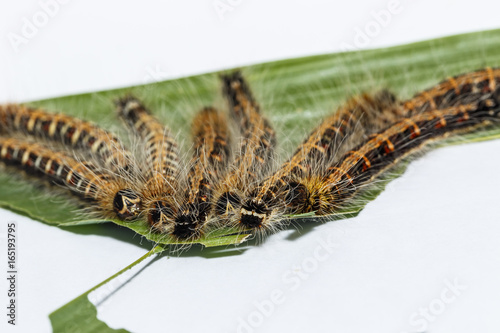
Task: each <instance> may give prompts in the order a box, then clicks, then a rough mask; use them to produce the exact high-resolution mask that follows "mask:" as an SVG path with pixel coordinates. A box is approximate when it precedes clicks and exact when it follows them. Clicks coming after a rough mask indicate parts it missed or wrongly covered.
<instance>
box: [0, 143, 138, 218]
mask: <svg viewBox="0 0 500 333" xmlns="http://www.w3.org/2000/svg"><path fill="white" fill-rule="evenodd" d="M0 160H2V161H3V162H5V163H6V164H8V165H12V166H16V167H20V168H22V169H24V170H25V171H26V172H27V173H30V174H32V175H35V176H41V177H43V178H46V179H48V180H49V181H50V182H52V183H54V184H60V185H64V186H65V187H66V188H68V189H69V190H70V191H71V192H72V193H74V194H76V195H77V196H79V197H80V198H82V199H86V200H90V201H92V202H94V203H96V207H97V209H98V210H99V212H100V213H101V214H102V215H103V216H105V217H107V218H114V217H115V216H117V217H118V218H120V219H122V220H130V219H133V218H135V217H136V216H137V215H138V213H139V211H140V209H141V204H142V202H141V198H140V196H139V195H138V191H137V190H136V189H133V188H130V187H129V184H127V183H125V182H124V181H121V180H120V179H115V178H114V177H112V176H110V175H109V174H108V173H106V172H103V171H102V170H100V169H99V168H98V167H97V166H95V165H93V164H92V163H90V162H78V161H77V160H75V159H74V158H72V157H70V156H69V155H68V154H65V153H63V152H57V151H54V150H52V149H49V148H47V147H45V146H43V145H40V144H37V143H33V142H30V141H26V140H20V139H16V138H4V137H0Z"/></svg>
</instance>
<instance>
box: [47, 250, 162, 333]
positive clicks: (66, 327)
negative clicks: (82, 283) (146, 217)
mask: <svg viewBox="0 0 500 333" xmlns="http://www.w3.org/2000/svg"><path fill="white" fill-rule="evenodd" d="M164 249H165V248H164V247H162V246H156V247H155V248H154V249H152V250H151V251H149V252H148V253H146V254H145V255H144V256H142V257H140V258H139V259H138V260H136V261H134V262H133V263H132V264H130V265H129V266H127V267H125V268H124V269H122V270H121V271H119V272H118V273H116V274H115V275H113V276H111V277H110V278H108V279H106V280H105V281H103V282H101V283H99V284H98V285H97V286H95V287H93V288H92V289H90V290H88V291H87V292H85V293H84V294H82V295H80V296H78V297H77V298H75V299H74V300H72V301H71V302H69V303H68V304H66V305H64V306H63V307H61V308H59V309H57V310H56V311H54V312H52V313H51V314H50V315H49V318H50V322H51V324H52V330H53V332H54V333H72V332H76V331H78V332H102V333H127V332H128V331H127V330H124V329H119V330H115V329H112V328H110V327H109V326H108V325H106V324H105V323H104V322H102V321H100V320H99V319H97V309H96V307H95V306H94V304H92V303H91V302H90V301H89V299H88V295H89V294H90V293H91V292H92V291H94V290H96V289H98V288H100V287H102V286H104V285H105V284H107V283H108V282H111V281H112V280H113V279H115V278H116V277H118V276H119V275H121V274H123V273H124V272H125V271H127V270H129V269H131V268H132V267H134V266H135V265H137V264H139V263H140V262H142V261H143V260H144V259H146V258H148V257H149V256H151V255H154V254H157V253H160V252H162V251H163V250H164Z"/></svg>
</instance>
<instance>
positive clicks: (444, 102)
mask: <svg viewBox="0 0 500 333" xmlns="http://www.w3.org/2000/svg"><path fill="white" fill-rule="evenodd" d="M498 81H500V71H498V70H492V69H489V68H488V69H485V70H480V71H476V72H472V73H467V74H463V75H460V76H456V77H454V78H451V79H448V80H447V81H444V82H442V83H440V84H438V85H437V86H435V87H433V88H431V89H429V90H426V91H424V92H423V93H420V94H417V95H416V96H415V97H414V98H413V99H410V100H408V101H406V102H404V103H403V106H404V109H406V111H405V112H404V113H407V114H413V113H414V114H415V115H414V116H413V117H415V118H414V119H413V118H411V117H410V118H406V119H404V120H402V123H399V122H397V123H396V124H395V125H393V126H392V127H389V128H388V129H387V131H388V132H383V131H382V132H379V134H376V135H375V138H379V140H380V138H382V139H385V138H386V139H387V141H386V142H387V145H386V146H385V149H386V150H387V151H386V153H382V152H380V151H378V150H377V149H378V147H379V146H380V145H381V143H382V142H384V140H382V141H380V142H378V141H374V140H375V139H373V138H370V139H368V140H367V141H366V142H365V143H364V144H361V145H360V146H359V147H358V148H357V149H354V150H353V151H352V152H350V153H348V154H346V155H345V156H343V157H342V158H341V159H340V160H339V161H338V162H336V163H334V164H333V165H331V164H332V163H326V164H324V163H323V165H322V167H321V168H322V169H323V170H325V169H326V175H325V173H324V172H321V171H320V172H317V170H313V171H312V172H311V171H310V170H307V169H305V168H302V170H300V168H299V171H301V172H302V174H300V172H296V173H295V174H296V175H298V176H295V177H293V176H294V172H290V171H291V170H290V171H288V172H284V173H281V174H280V171H278V173H276V174H275V175H273V176H271V177H270V178H269V179H268V180H266V181H265V182H264V183H263V184H261V185H260V186H257V187H256V188H254V189H253V190H252V191H251V195H250V196H249V197H248V198H246V200H245V202H244V204H243V206H242V209H241V212H240V216H239V218H238V220H237V221H238V222H239V223H241V224H242V225H243V226H244V227H246V228H256V229H264V230H266V229H269V228H273V227H274V226H276V225H277V224H276V223H278V222H277V221H279V217H278V216H281V215H283V214H284V213H285V211H286V212H288V213H293V214H300V213H305V212H311V211H316V212H317V214H319V215H321V214H328V213H332V212H334V211H335V209H334V208H331V207H337V208H338V206H340V205H341V204H342V203H343V202H344V201H345V200H346V199H347V198H349V197H351V196H352V195H353V194H354V193H356V190H353V188H358V187H359V186H360V185H364V184H367V183H369V181H371V180H373V179H374V178H375V177H376V176H378V175H379V174H380V173H382V172H383V171H384V170H386V169H387V168H389V167H390V166H392V165H394V163H396V162H397V161H398V160H399V159H400V158H401V157H402V156H406V155H408V154H411V153H412V152H414V151H416V150H417V149H418V148H419V147H420V146H423V145H424V144H426V143H428V142H430V141H431V139H438V138H442V137H445V136H447V135H449V134H452V133H455V132H458V131H462V132H469V131H473V130H475V129H476V128H478V127H479V126H481V125H485V124H487V123H490V122H492V121H493V120H494V119H495V116H496V110H495V107H496V105H497V104H496V103H497V100H496V98H497V96H496V94H497V91H496V87H497V84H498ZM447 88H448V89H447ZM467 103H469V104H467ZM449 105H455V106H454V107H448V108H446V107H447V106H449ZM436 106H439V107H441V108H442V109H436ZM433 107H434V108H433ZM416 110H418V111H419V112H420V113H418V112H417V113H416ZM436 119H437V120H439V124H440V125H439V126H437V127H436V126H434V125H433V124H434V123H433V122H436V121H437V120H436ZM405 124H406V127H405ZM408 124H417V125H416V127H415V133H417V134H415V133H414V134H412V135H415V137H418V140H417V139H416V140H413V141H411V140H409V139H413V137H411V135H410V137H406V136H401V137H398V136H397V135H398V134H401V133H404V132H405V131H406V130H407V129H408V128H409V126H408ZM421 126H422V127H424V128H425V130H421V129H420V127H421ZM321 127H322V125H320V127H319V128H318V129H317V130H320V129H321ZM398 131H399V132H398ZM420 133H422V134H420ZM394 136H396V137H394ZM405 140H406V141H405ZM393 141H394V142H393ZM410 141H411V142H410ZM306 142H307V140H306ZM417 143H419V144H417ZM364 145H366V146H364ZM371 145H375V146H376V148H377V149H375V148H373V147H372V146H371ZM367 147H368V148H367ZM370 148H373V150H370ZM301 149H305V150H306V152H307V146H304V145H303V146H301V147H300V148H299V151H300V150H301ZM396 150H397V151H398V153H397V154H396V153H395V154H392V152H393V151H396ZM390 153H391V154H390ZM370 154H378V155H376V156H371V155H370ZM367 155H370V156H367ZM373 158H377V160H376V163H378V164H377V165H382V166H379V167H378V169H377V168H375V167H372V165H374V163H372V162H371V159H373ZM292 160H293V158H292ZM299 160H300V159H299ZM306 160H311V159H308V158H307V157H306ZM312 160H313V159H312ZM312 160H311V161H312ZM325 160H326V161H328V160H329V159H325ZM325 160H324V161H325ZM324 161H323V162H324ZM362 161H364V162H362ZM343 162H344V163H347V164H342V163H343ZM360 163H361V164H362V165H363V166H362V167H361V169H356V172H358V173H359V174H358V173H357V174H356V175H355V176H356V177H357V178H356V179H354V178H353V176H351V175H350V174H349V172H350V171H351V168H353V167H355V166H359V165H358V164H360ZM363 163H364V164H363ZM291 166H292V164H290V163H289V162H287V163H286V164H285V165H284V167H285V168H286V167H288V168H290V167H291ZM333 170H337V172H336V173H335V172H333ZM339 170H340V171H339ZM360 170H361V171H360ZM367 170H370V172H367V173H366V174H363V173H362V172H366V171H367ZM376 170H379V171H376ZM290 173H291V176H292V177H291V178H288V177H287V175H289V174H290ZM339 173H340V174H341V175H339ZM370 173H373V175H370ZM367 175H370V176H367ZM366 177H367V178H366ZM284 178H286V180H285V179H284ZM365 178H366V179H365ZM346 179H347V184H353V185H352V187H350V188H349V190H346V192H350V195H347V194H346V193H342V194H341V193H340V192H341V191H340V190H338V191H337V192H336V193H335V195H334V194H332V195H329V196H326V195H323V194H322V193H323V192H324V190H323V188H327V189H329V190H325V191H326V192H328V193H330V192H332V190H331V187H332V186H337V183H338V182H339V181H340V180H342V181H346ZM323 202H324V203H323ZM325 207H330V208H329V209H326V208H325Z"/></svg>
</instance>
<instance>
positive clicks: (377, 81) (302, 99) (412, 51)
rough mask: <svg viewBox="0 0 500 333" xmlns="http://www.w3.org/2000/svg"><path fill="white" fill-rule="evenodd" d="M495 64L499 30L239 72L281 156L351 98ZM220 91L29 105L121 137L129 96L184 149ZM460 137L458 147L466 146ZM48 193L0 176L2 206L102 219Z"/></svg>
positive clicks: (192, 87)
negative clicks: (121, 101) (117, 105)
mask: <svg viewBox="0 0 500 333" xmlns="http://www.w3.org/2000/svg"><path fill="white" fill-rule="evenodd" d="M499 65H500V30H492V31H485V32H479V33H472V34H465V35H459V36H453V37H447V38H442V39H435V40H431V41H425V42H419V43H414V44H410V45H404V46H398V47H393V48H387V49H378V50H368V51H360V52H349V53H341V54H328V55H320V56H313V57H306V58H300V59H290V60H283V61H277V62H273V63H267V64H260V65H254V66H249V67H246V68H243V72H244V74H245V75H246V76H247V79H248V81H249V82H250V84H251V86H252V88H253V90H254V93H255V95H256V97H257V99H258V100H259V101H260V103H261V105H262V108H263V110H264V112H265V114H266V115H267V117H268V118H270V120H271V121H272V123H273V125H274V127H275V128H276V130H277V133H278V135H279V141H280V147H279V149H280V151H281V152H283V155H286V154H289V153H290V152H291V151H292V150H293V148H294V147H295V146H296V145H297V144H299V143H300V142H301V141H302V138H303V137H304V135H305V134H306V133H307V132H309V131H310V130H311V129H312V128H313V127H314V126H315V125H316V124H317V123H318V122H319V121H320V119H321V118H323V117H324V116H325V115H327V114H328V113H329V112H332V111H333V110H335V108H336V107H337V106H338V105H339V104H341V103H342V102H343V101H345V100H346V98H347V97H348V96H350V95H353V94H356V93H359V92H360V91H373V90H376V89H380V88H389V89H390V90H392V91H394V92H395V93H396V94H397V95H398V96H399V97H400V98H401V99H404V98H408V97H411V96H412V95H413V94H414V93H416V92H417V91H419V90H422V89H425V88H428V87H431V86H432V85H434V84H436V83H438V82H440V81H442V80H443V79H445V78H446V77H449V76H451V75H456V74H460V73H464V72H468V71H472V70H476V69H479V68H483V67H485V66H491V67H497V66H499ZM219 90H220V87H219V82H218V73H211V74H204V75H199V76H193V77H188V78H183V79H178V80H172V81H165V82H160V83H154V84H149V85H142V86H136V87H131V88H126V89H117V90H111V91H103V92H96V93H89V94H82V95H76V96H67V97H61V98H55V99H49V100H43V101H38V102H33V103H30V104H32V105H34V106H40V107H44V108H46V109H48V110H57V111H63V112H65V113H68V114H72V115H76V116H79V117H82V118H85V119H88V120H92V121H94V122H97V123H99V124H100V125H101V126H103V127H105V128H108V129H110V130H112V131H114V132H118V133H119V134H121V136H122V137H124V138H126V137H127V136H126V133H125V132H124V130H123V128H122V127H121V125H120V123H119V121H118V120H117V119H116V118H115V115H114V111H113V109H114V108H113V104H112V101H113V100H114V99H115V98H117V97H119V96H122V95H123V94H125V93H133V94H134V95H137V96H139V97H140V98H142V99H144V101H145V103H146V104H147V105H148V106H149V107H150V109H151V110H153V111H154V112H155V113H156V114H157V116H158V117H159V118H160V119H161V120H162V121H164V122H165V123H166V124H168V126H169V127H171V128H172V129H174V131H179V132H180V139H181V146H184V148H186V147H187V146H188V145H189V137H188V136H189V133H190V131H189V124H190V120H191V119H192V116H193V114H194V113H195V112H196V111H197V110H198V109H199V108H200V107H202V106H204V105H213V104H215V105H216V106H220V107H221V108H223V107H225V104H224V102H223V100H222V98H221V93H220V91H219ZM498 137H500V129H492V130H489V131H481V132H477V133H473V134H470V135H467V136H465V138H467V139H468V140H469V141H481V140H489V139H495V138H498ZM463 138H464V137H463V136H462V137H461V139H462V140H461V142H464V141H463ZM403 170H404V167H401V168H400V169H399V170H398V172H399V173H401V172H403ZM389 179H391V178H387V179H386V181H388V180H389ZM51 191H52V190H51ZM380 191H381V188H380V187H377V189H375V190H373V191H371V192H368V193H366V194H365V196H366V198H367V200H371V199H373V198H375V197H376V196H377V195H378V193H380ZM47 192H48V191H47V190H44V189H41V188H40V187H37V186H35V185H32V184H30V182H27V181H25V180H20V179H18V178H15V179H11V177H10V176H9V175H8V174H5V173H2V174H0V205H2V206H3V207H7V208H9V209H11V210H13V211H16V212H19V213H21V214H25V215H28V216H30V217H32V218H34V219H37V220H40V221H42V222H45V223H48V224H50V225H56V226H73V225H81V224H93V223H101V222H107V221H99V220H89V219H86V218H84V217H82V216H81V215H75V212H76V211H78V206H77V204H76V203H75V202H73V201H71V200H68V198H67V197H68V196H67V195H58V196H47V194H46V193H47ZM361 208H362V207H349V208H348V211H347V213H346V216H352V215H353V214H356V213H357V212H358V211H359V210H360V209H361ZM301 218H304V217H301ZM113 222H115V223H117V224H119V225H122V226H125V227H127V228H130V229H132V230H134V231H135V232H137V233H139V234H141V235H143V236H145V237H146V238H148V239H150V240H152V241H155V242H159V243H172V242H174V241H173V240H172V239H170V238H168V237H165V236H162V235H156V234H152V233H150V231H149V228H148V227H147V225H146V224H145V223H143V222H133V223H124V222H121V221H113ZM234 233H235V230H230V229H227V230H220V231H218V232H217V233H212V234H210V235H208V236H206V237H205V238H203V239H201V240H199V243H202V244H204V245H206V246H217V245H226V244H237V243H240V242H242V241H244V240H245V239H246V237H248V235H246V234H242V235H238V234H234Z"/></svg>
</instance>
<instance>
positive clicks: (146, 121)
mask: <svg viewBox="0 0 500 333" xmlns="http://www.w3.org/2000/svg"><path fill="white" fill-rule="evenodd" d="M115 105H116V110H117V113H118V115H119V117H120V118H121V119H122V120H123V121H124V122H125V124H126V125H127V126H128V127H129V129H130V130H131V131H132V132H133V133H135V134H137V135H138V136H139V137H140V138H141V139H142V140H143V141H144V142H145V145H146V149H145V154H146V163H145V167H144V171H143V176H144V178H145V179H146V181H147V184H146V188H148V191H150V192H152V194H155V195H162V194H164V193H167V192H168V193H173V192H174V191H175V189H176V187H177V186H176V183H177V177H178V169H179V149H178V145H177V143H176V141H175V138H174V136H173V135H172V133H171V131H170V130H169V129H168V128H167V127H166V126H164V125H163V124H161V123H160V122H159V120H158V119H156V118H155V117H154V116H153V115H152V114H151V112H150V111H149V110H148V109H147V108H146V107H145V106H144V105H143V103H142V102H141V101H140V100H139V99H137V98H135V97H133V96H130V95H128V96H125V97H123V98H121V99H118V100H117V101H115Z"/></svg>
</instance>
